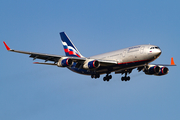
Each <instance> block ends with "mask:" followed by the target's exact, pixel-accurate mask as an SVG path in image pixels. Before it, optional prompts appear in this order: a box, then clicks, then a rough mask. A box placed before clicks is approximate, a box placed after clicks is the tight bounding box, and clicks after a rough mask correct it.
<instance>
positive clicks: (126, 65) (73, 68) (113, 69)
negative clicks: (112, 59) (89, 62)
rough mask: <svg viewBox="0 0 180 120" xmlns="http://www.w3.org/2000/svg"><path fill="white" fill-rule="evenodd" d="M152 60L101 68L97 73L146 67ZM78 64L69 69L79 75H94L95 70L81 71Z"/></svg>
mask: <svg viewBox="0 0 180 120" xmlns="http://www.w3.org/2000/svg"><path fill="white" fill-rule="evenodd" d="M151 61H152V60H143V61H136V62H128V63H122V64H116V65H112V66H108V67H106V66H100V67H99V68H98V69H96V71H97V73H99V74H105V73H107V72H113V71H116V70H120V69H126V68H127V69H128V68H129V67H133V66H138V65H144V64H145V63H149V62H151ZM75 66H76V63H74V64H73V65H72V66H71V67H69V69H70V70H72V71H74V72H76V73H79V74H85V75H91V74H93V73H94V70H92V71H91V70H86V69H79V68H76V67H75ZM102 70H105V71H103V72H98V71H102Z"/></svg>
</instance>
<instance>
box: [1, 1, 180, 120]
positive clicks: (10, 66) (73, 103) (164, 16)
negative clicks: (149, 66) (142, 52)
mask: <svg viewBox="0 0 180 120" xmlns="http://www.w3.org/2000/svg"><path fill="white" fill-rule="evenodd" d="M179 6H180V1H179V0H126V1H122V0H90V1H86V0H84V1H82V0H74V1H73V0H63V1H61V0H54V1H52V0H51V1H50V0H46V1H44V0H39V1H37V0H1V1H0V40H1V47H0V54H1V62H0V68H1V69H0V119H1V120H75V119H77V120H110V119H111V120H120V119H124V120H178V119H180V112H179V111H180V87H179V86H180V79H179V66H177V67H169V70H170V71H169V74H168V75H165V76H161V77H157V76H148V75H145V74H144V73H143V72H140V73H138V72H137V70H134V71H133V72H132V74H131V75H130V76H131V80H130V81H129V82H122V81H121V80H120V78H121V75H115V74H114V73H112V75H113V79H112V80H111V81H110V82H104V81H103V80H102V79H103V77H104V75H103V76H101V77H100V79H97V80H94V79H91V78H90V77H89V76H83V75H79V74H76V73H73V72H71V71H69V70H68V69H66V68H58V67H55V66H45V65H34V64H32V63H33V62H34V61H33V60H32V59H30V58H29V56H28V55H23V54H18V53H12V52H7V51H6V49H5V47H4V45H3V41H6V43H7V44H8V45H9V46H10V47H11V48H13V49H17V50H24V51H31V52H40V53H49V54H58V55H64V51H63V47H62V44H61V41H60V37H59V32H61V31H65V32H66V33H67V34H68V36H69V37H70V39H71V40H72V41H73V42H74V44H75V45H76V47H77V48H78V49H79V51H80V52H81V53H82V54H83V55H84V56H86V57H88V56H92V55H96V54H100V53H104V52H108V51H113V50H117V49H121V48H125V47H129V46H133V45H139V44H149V43H150V44H153V45H157V46H159V47H160V48H161V50H162V54H161V56H160V57H159V58H158V59H157V60H156V61H154V62H153V63H162V64H163V63H167V64H168V63H170V58H171V57H174V60H175V63H176V64H177V65H180V63H179V61H180V57H179V50H180V49H179V45H180V42H179V41H180V7H179Z"/></svg>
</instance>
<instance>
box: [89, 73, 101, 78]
mask: <svg viewBox="0 0 180 120" xmlns="http://www.w3.org/2000/svg"><path fill="white" fill-rule="evenodd" d="M99 77H100V74H92V75H91V78H95V79H96V78H99Z"/></svg>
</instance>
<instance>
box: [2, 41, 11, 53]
mask: <svg viewBox="0 0 180 120" xmlns="http://www.w3.org/2000/svg"><path fill="white" fill-rule="evenodd" d="M3 43H4V45H5V47H6V49H7V50H8V51H9V50H11V49H10V47H9V46H8V45H7V44H6V43H5V42H4V41H3Z"/></svg>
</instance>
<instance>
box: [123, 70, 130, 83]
mask: <svg viewBox="0 0 180 120" xmlns="http://www.w3.org/2000/svg"><path fill="white" fill-rule="evenodd" d="M121 80H122V81H129V80H130V77H129V76H128V77H127V72H125V76H124V77H122V78H121Z"/></svg>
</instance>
